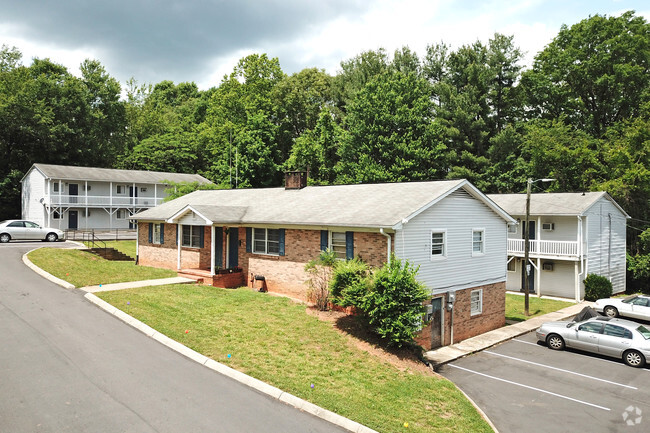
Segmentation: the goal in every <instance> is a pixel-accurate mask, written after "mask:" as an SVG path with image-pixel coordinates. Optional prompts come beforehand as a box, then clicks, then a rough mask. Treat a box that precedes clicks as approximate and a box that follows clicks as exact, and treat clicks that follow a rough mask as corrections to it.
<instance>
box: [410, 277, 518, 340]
mask: <svg viewBox="0 0 650 433" xmlns="http://www.w3.org/2000/svg"><path fill="white" fill-rule="evenodd" d="M474 290H482V292H483V293H482V300H483V305H482V311H481V313H479V314H475V315H472V314H471V303H470V296H471V293H472V291H474ZM447 300H448V298H447V295H446V294H445V295H443V302H442V305H443V308H444V309H445V311H444V321H443V323H444V327H443V329H444V338H443V341H444V343H443V344H444V345H445V346H446V345H448V344H450V343H451V338H452V335H451V326H452V325H451V320H452V319H451V312H450V311H449V310H447V309H446V306H447ZM505 308H506V283H505V281H504V282H501V283H495V284H488V285H484V286H477V287H472V288H469V289H465V290H457V291H456V302H454V311H453V315H454V318H453V321H454V323H453V328H454V329H453V331H454V335H453V342H454V343H459V342H461V341H463V340H465V339H467V338H470V337H474V336H476V335H480V334H483V333H485V332H488V331H491V330H493V329H497V328H501V327H502V326H505V324H506V317H505V314H504V312H505ZM416 342H417V343H418V344H419V345H420V346H422V347H424V348H425V349H427V350H428V349H431V324H429V325H428V326H426V327H425V328H424V329H423V330H422V331H421V332H420V334H419V335H418V337H417V338H416Z"/></svg>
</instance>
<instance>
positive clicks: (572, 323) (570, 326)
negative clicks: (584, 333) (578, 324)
mask: <svg viewBox="0 0 650 433" xmlns="http://www.w3.org/2000/svg"><path fill="white" fill-rule="evenodd" d="M573 325H575V322H569V323H567V324H566V327H567V328H572V327H573Z"/></svg>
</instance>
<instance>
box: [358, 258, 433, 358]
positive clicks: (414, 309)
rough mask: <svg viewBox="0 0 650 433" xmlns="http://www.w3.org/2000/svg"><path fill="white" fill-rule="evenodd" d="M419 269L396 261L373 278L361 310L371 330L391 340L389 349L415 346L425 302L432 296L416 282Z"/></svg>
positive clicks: (392, 261)
mask: <svg viewBox="0 0 650 433" xmlns="http://www.w3.org/2000/svg"><path fill="white" fill-rule="evenodd" d="M418 269H419V266H418V267H416V268H413V267H411V265H410V264H409V262H408V261H406V262H405V263H404V265H403V266H402V262H401V261H400V260H398V259H397V258H395V257H394V256H393V257H392V259H391V262H390V264H385V265H384V266H383V267H382V268H381V269H379V270H378V271H377V272H376V273H375V275H374V278H373V282H372V286H371V288H370V291H369V292H368V293H367V294H366V296H364V298H363V300H362V302H361V305H360V306H359V307H360V308H361V310H362V311H363V312H364V314H365V315H366V316H367V319H368V322H369V324H370V325H371V327H372V329H373V330H374V331H375V332H376V333H377V334H379V335H380V336H381V337H383V338H385V339H387V340H388V344H389V345H393V346H402V345H404V344H410V343H411V342H413V338H414V336H415V333H416V332H417V331H418V330H419V329H420V327H421V324H422V315H423V314H424V311H425V310H424V306H423V302H424V301H425V300H426V299H428V297H429V293H428V291H427V290H426V288H425V287H424V285H422V284H421V283H420V282H418V281H417V280H416V278H415V276H416V274H417V272H418Z"/></svg>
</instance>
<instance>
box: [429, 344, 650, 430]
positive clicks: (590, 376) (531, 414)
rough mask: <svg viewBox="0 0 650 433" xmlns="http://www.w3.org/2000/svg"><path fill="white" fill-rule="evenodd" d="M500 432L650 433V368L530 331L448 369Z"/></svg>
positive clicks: (444, 368)
mask: <svg viewBox="0 0 650 433" xmlns="http://www.w3.org/2000/svg"><path fill="white" fill-rule="evenodd" d="M439 373H440V374H442V375H443V376H445V377H446V378H448V379H450V380H451V381H453V382H454V383H456V385H457V386H458V387H459V388H460V389H462V390H463V391H464V392H465V393H466V394H467V395H469V396H470V397H471V398H472V399H473V400H474V402H475V403H476V404H477V405H478V406H479V407H480V408H481V409H483V411H484V412H485V413H486V414H487V416H488V417H489V418H490V419H491V420H492V422H493V423H494V424H495V426H496V427H497V429H498V430H499V431H500V432H501V433H509V432H511V433H519V432H523V431H526V432H539V433H546V432H548V433H555V432H560V431H589V432H590V433H598V432H618V431H625V432H647V431H649V430H650V369H648V368H643V369H635V368H631V367H628V366H626V365H625V364H623V362H622V361H617V360H613V359H611V358H604V357H599V356H597V355H593V354H587V353H585V352H578V351H572V350H567V351H562V352H558V351H554V350H550V349H548V348H547V347H546V346H545V345H541V344H538V343H537V339H536V337H535V333H534V332H532V333H529V334H525V335H523V336H521V337H518V338H515V339H513V340H510V341H508V342H506V343H503V344H500V345H498V346H495V347H493V348H491V349H488V350H484V351H482V352H478V353H476V354H474V355H471V356H468V357H466V358H462V359H459V360H457V361H455V362H453V363H450V364H447V365H444V366H442V367H441V368H440V369H439Z"/></svg>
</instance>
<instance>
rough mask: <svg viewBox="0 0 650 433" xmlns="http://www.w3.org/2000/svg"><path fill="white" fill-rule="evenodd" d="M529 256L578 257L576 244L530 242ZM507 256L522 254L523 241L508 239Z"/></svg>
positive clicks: (566, 242)
mask: <svg viewBox="0 0 650 433" xmlns="http://www.w3.org/2000/svg"><path fill="white" fill-rule="evenodd" d="M529 251H530V254H532V255H535V256H566V257H577V256H578V242H575V241H538V240H533V239H531V240H530V249H529ZM508 253H509V254H524V240H523V239H508Z"/></svg>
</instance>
